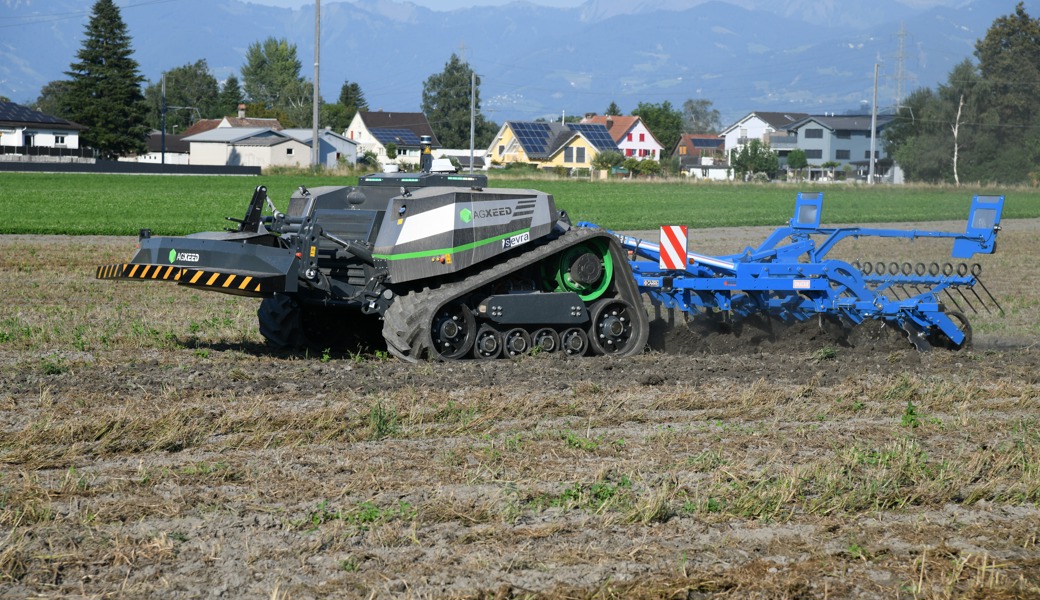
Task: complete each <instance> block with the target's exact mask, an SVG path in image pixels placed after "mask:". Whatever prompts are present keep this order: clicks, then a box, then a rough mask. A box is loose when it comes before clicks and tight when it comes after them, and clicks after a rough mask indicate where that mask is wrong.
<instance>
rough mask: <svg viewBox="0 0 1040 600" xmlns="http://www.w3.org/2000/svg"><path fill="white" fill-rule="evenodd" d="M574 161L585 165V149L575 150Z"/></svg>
mask: <svg viewBox="0 0 1040 600" xmlns="http://www.w3.org/2000/svg"><path fill="white" fill-rule="evenodd" d="M574 158H575V161H574V162H576V163H579V164H585V148H577V149H576V152H575V157H574Z"/></svg>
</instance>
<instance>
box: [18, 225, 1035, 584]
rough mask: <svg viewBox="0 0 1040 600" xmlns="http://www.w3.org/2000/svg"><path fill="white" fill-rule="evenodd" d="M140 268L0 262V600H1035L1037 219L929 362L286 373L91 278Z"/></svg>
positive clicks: (864, 348)
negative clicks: (961, 326)
mask: <svg viewBox="0 0 1040 600" xmlns="http://www.w3.org/2000/svg"><path fill="white" fill-rule="evenodd" d="M942 225H945V226H948V227H949V228H951V229H957V228H962V227H963V224H959V223H949V224H942ZM912 226H913V225H912V224H911V225H908V226H907V227H908V228H909V227H912ZM935 226H936V224H927V227H929V228H933V227H935ZM766 231H767V230H766V229H761V228H745V229H736V230H725V231H693V232H691V248H696V249H697V250H698V251H703V252H707V253H719V252H735V251H739V250H740V249H741V248H742V247H743V246H744V245H748V244H756V243H757V242H758V241H760V240H761V239H762V238H763V237H764V235H765V233H766ZM133 244H134V240H133V239H128V238H97V237H93V238H87V237H83V238H77V237H57V236H56V237H43V238H34V237H28V236H6V237H0V286H2V287H0V289H3V290H4V292H3V301H2V304H0V598H210V597H214V598H216V597H223V598H281V599H288V598H293V599H302V598H326V597H334V598H709V597H710V598H714V597H719V598H756V597H757V598H878V597H882V598H1040V547H1038V542H1040V540H1038V537H1040V352H1038V348H1037V341H1038V339H1040V293H1038V292H1037V290H1038V289H1040V269H1038V267H1037V265H1038V264H1040V220H1011V221H1005V223H1004V231H1003V232H1002V234H1001V240H1000V245H999V249H998V252H997V254H995V255H992V256H984V257H981V258H980V259H979V262H980V263H981V264H982V265H983V269H984V270H983V280H984V282H985V284H986V286H987V287H988V289H989V290H990V291H991V292H992V293H993V295H994V296H995V297H996V298H997V299H998V300H999V301H1000V303H1001V305H1002V306H1003V308H1004V313H1003V314H1000V313H998V312H996V311H995V310H994V311H993V312H992V313H991V312H987V311H985V310H981V309H980V310H981V312H980V314H978V315H970V316H971V319H972V325H973V326H974V346H973V347H972V348H971V349H967V350H962V351H957V352H951V351H946V350H935V351H932V352H928V353H919V352H917V351H915V350H914V349H913V347H912V346H910V345H909V344H908V343H907V342H906V341H905V340H903V339H901V336H900V334H899V333H898V332H896V331H893V330H892V329H889V328H884V327H879V326H877V325H876V324H867V325H864V326H862V327H860V328H859V329H857V330H856V332H855V333H854V335H853V336H852V337H851V338H850V339H849V340H848V343H844V344H839V343H837V342H836V341H835V339H834V338H832V337H831V336H830V335H829V334H828V332H826V331H824V330H822V329H820V328H819V327H818V326H817V324H816V323H815V322H813V323H804V324H800V325H797V326H793V327H789V328H781V327H780V326H779V325H777V324H771V325H770V326H768V327H766V326H761V327H752V326H748V327H743V328H739V329H738V330H737V331H735V332H734V333H730V334H726V335H722V334H718V333H713V332H710V331H704V330H698V328H696V327H694V328H692V329H690V328H687V327H685V326H684V325H682V319H681V318H679V317H676V316H675V315H668V314H662V315H660V317H661V320H659V321H657V322H656V323H655V326H654V327H655V329H654V336H653V344H652V345H653V347H652V349H650V350H648V351H647V352H646V353H645V354H642V355H640V356H637V357H633V358H627V359H614V358H606V357H604V358H588V359H578V360H575V359H565V358H561V357H556V356H546V355H541V356H531V357H524V358H522V359H519V360H498V361H493V362H474V361H469V362H459V363H450V364H448V363H432V362H431V363H420V364H406V363H404V362H400V361H397V360H394V359H389V358H386V357H385V356H384V355H382V354H378V353H376V354H371V353H357V354H351V353H344V354H337V353H330V352H324V353H310V354H306V353H300V354H287V353H277V352H271V351H270V350H268V349H267V348H266V347H265V346H264V345H263V343H262V340H261V338H260V336H259V334H258V333H257V331H256V307H257V303H258V301H256V300H250V299H244V298H237V297H230V296H223V295H219V294H207V293H203V292H196V291H192V290H187V289H184V288H179V287H176V286H173V285H161V284H136V283H130V282H104V281H95V280H94V279H93V276H94V266H95V265H100V264H109V263H114V262H120V261H123V260H126V259H127V258H129V257H130V255H131V253H132V250H133ZM943 251H945V252H948V247H946V248H945V249H941V248H934V247H931V246H929V245H928V244H925V243H923V242H914V243H910V244H896V243H892V244H888V243H886V244H878V243H877V242H875V241H866V240H858V241H855V242H854V243H853V244H852V245H851V246H850V248H849V249H848V253H849V256H850V257H852V258H863V259H870V260H882V259H883V260H886V261H888V260H915V261H916V260H932V259H933V258H934V259H941V258H942V252H943ZM655 316H656V315H655ZM669 324H671V325H674V326H673V327H668V325H669Z"/></svg>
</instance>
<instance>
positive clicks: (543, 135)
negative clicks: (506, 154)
mask: <svg viewBox="0 0 1040 600" xmlns="http://www.w3.org/2000/svg"><path fill="white" fill-rule="evenodd" d="M510 125H511V126H512V128H513V135H514V136H516V139H517V141H519V142H520V145H521V146H523V147H524V151H525V152H527V154H528V155H536V154H544V153H545V152H547V151H548V149H549V137H550V134H551V130H550V127H549V124H548V123H528V122H515V123H510Z"/></svg>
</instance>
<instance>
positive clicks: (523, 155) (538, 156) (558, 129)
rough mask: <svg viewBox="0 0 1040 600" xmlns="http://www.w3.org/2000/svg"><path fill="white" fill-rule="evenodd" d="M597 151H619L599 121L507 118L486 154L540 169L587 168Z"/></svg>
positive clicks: (503, 161)
mask: <svg viewBox="0 0 1040 600" xmlns="http://www.w3.org/2000/svg"><path fill="white" fill-rule="evenodd" d="M600 152H620V149H619V148H618V146H617V143H616V142H615V141H614V138H612V137H611V135H610V132H609V131H608V130H607V128H606V127H605V126H603V125H601V124H599V123H544V122H531V121H506V122H505V123H504V124H503V125H502V127H501V128H500V129H499V130H498V133H497V134H495V138H494V140H493V141H492V142H491V146H490V147H489V148H488V151H487V157H488V159H489V160H490V161H491V162H492V163H497V164H503V165H504V164H508V163H527V164H534V165H537V166H538V167H539V168H543V169H552V168H556V167H563V168H567V169H575V168H578V169H590V168H591V167H592V161H593V159H595V157H596V155H598V154H599V153H600Z"/></svg>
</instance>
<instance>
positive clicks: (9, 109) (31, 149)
mask: <svg viewBox="0 0 1040 600" xmlns="http://www.w3.org/2000/svg"><path fill="white" fill-rule="evenodd" d="M86 129H87V128H86V127H84V126H82V125H79V124H77V123H73V122H72V121H66V120H65V119H59V118H58V117H52V116H50V115H46V114H44V113H42V112H39V111H35V110H32V109H30V108H27V107H25V106H22V105H20V104H15V103H14V102H0V156H2V157H5V158H10V159H13V160H31V159H32V158H35V157H38V156H54V157H61V156H82V155H83V154H84V152H82V151H81V148H80V145H79V134H80V132H81V131H85V130H86ZM86 154H87V155H90V154H91V153H90V151H89V149H87V152H86ZM27 157H28V158H27Z"/></svg>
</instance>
